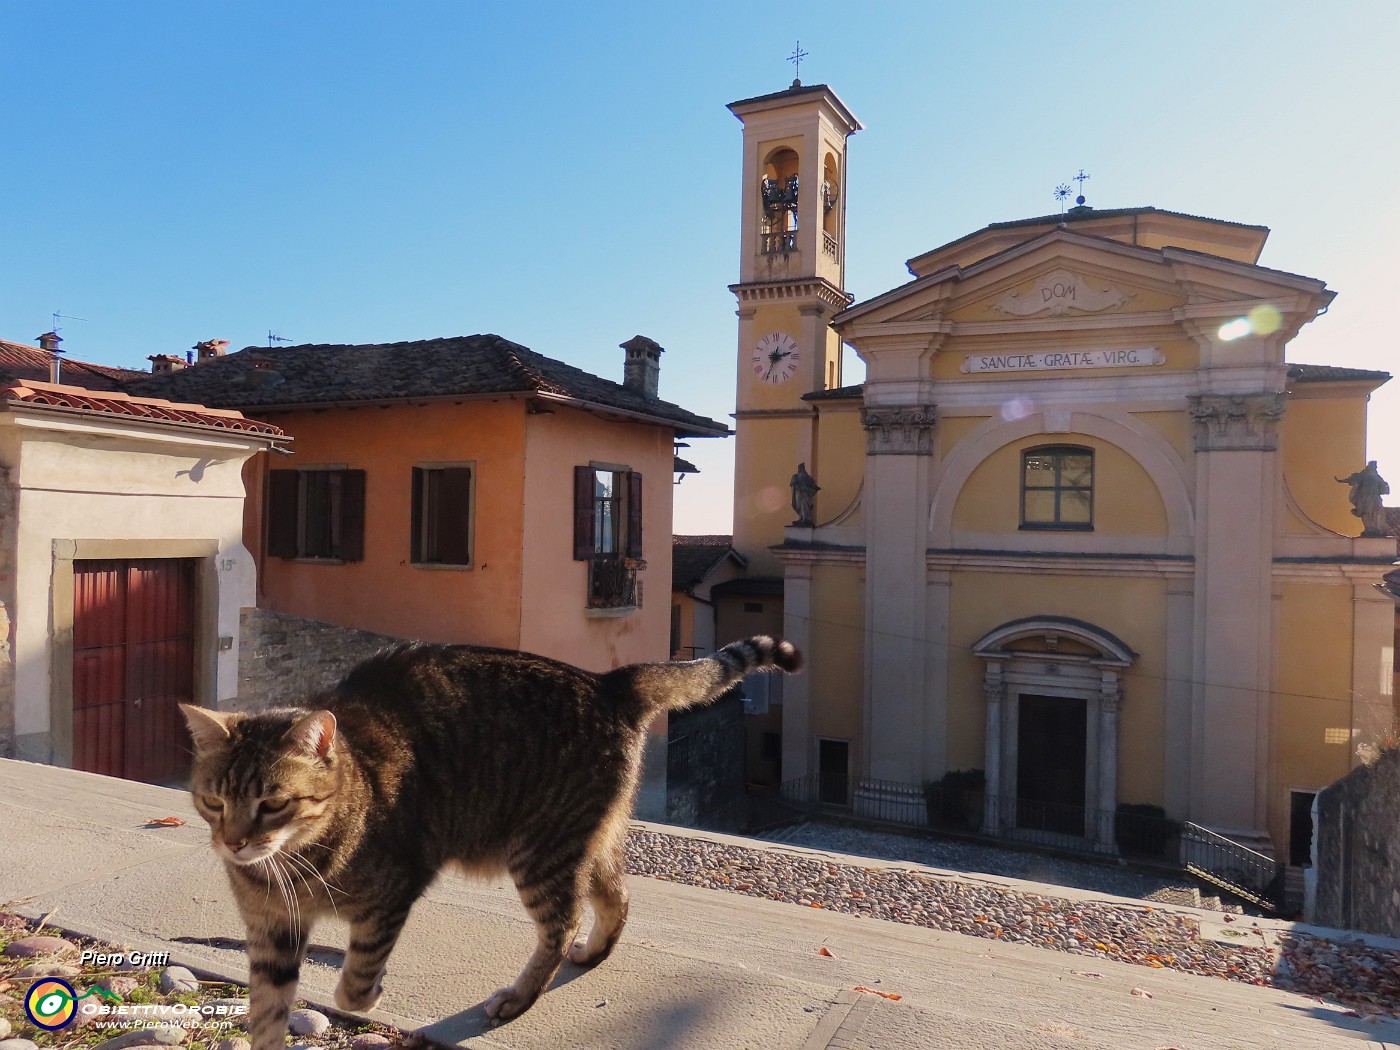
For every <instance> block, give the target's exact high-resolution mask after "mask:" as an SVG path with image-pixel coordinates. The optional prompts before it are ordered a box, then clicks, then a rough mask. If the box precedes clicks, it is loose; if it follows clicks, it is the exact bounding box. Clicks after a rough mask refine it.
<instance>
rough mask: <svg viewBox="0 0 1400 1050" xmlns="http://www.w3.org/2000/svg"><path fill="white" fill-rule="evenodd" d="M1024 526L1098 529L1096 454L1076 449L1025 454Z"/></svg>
mask: <svg viewBox="0 0 1400 1050" xmlns="http://www.w3.org/2000/svg"><path fill="white" fill-rule="evenodd" d="M1021 527H1022V528H1023V529H1086V530H1087V529H1092V528H1093V527H1094V451H1093V449H1088V448H1076V447H1073V446H1063V447H1053V448H1033V449H1028V450H1027V451H1026V452H1024V453H1022V455H1021Z"/></svg>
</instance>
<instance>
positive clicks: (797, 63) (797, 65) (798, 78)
mask: <svg viewBox="0 0 1400 1050" xmlns="http://www.w3.org/2000/svg"><path fill="white" fill-rule="evenodd" d="M806 57H807V52H806V51H803V50H802V41H801V40H799V41H798V42H797V46H796V47H795V48H793V49H792V54H790V55H788V57H787V60H788V61H789V62H791V63H792V86H793V87H797V86H798V85H800V84H801V83H802V60H803V59H804V58H806Z"/></svg>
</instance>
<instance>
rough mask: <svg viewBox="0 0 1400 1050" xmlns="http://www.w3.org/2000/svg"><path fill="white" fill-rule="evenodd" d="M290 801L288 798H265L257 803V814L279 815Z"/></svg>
mask: <svg viewBox="0 0 1400 1050" xmlns="http://www.w3.org/2000/svg"><path fill="white" fill-rule="evenodd" d="M291 801H292V800H291V799H289V798H265V799H263V800H262V801H261V802H259V803H258V812H259V813H281V812H282V811H283V810H284V809H286V808H287V806H288V804H290V802H291Z"/></svg>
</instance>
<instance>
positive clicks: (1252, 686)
mask: <svg viewBox="0 0 1400 1050" xmlns="http://www.w3.org/2000/svg"><path fill="white" fill-rule="evenodd" d="M1283 408H1284V401H1283V396H1282V395H1281V394H1278V393H1275V392H1272V391H1261V392H1256V393H1230V394H1202V395H1198V396H1195V397H1192V398H1190V399H1189V404H1188V412H1189V413H1190V416H1191V419H1192V421H1193V424H1194V427H1195V432H1194V435H1193V438H1194V447H1195V452H1196V507H1197V521H1196V587H1195V593H1194V606H1195V607H1194V613H1195V616H1194V619H1195V638H1194V642H1195V644H1194V646H1193V649H1194V653H1195V660H1194V664H1195V667H1194V671H1195V676H1194V678H1195V686H1194V695H1193V704H1192V708H1193V710H1192V715H1193V719H1192V721H1193V725H1192V737H1193V754H1192V759H1191V773H1192V776H1191V787H1192V794H1191V806H1190V813H1189V817H1190V819H1192V820H1194V821H1196V822H1197V823H1201V824H1206V825H1208V826H1210V827H1213V828H1217V829H1220V830H1223V831H1226V832H1227V833H1228V832H1239V833H1244V834H1250V835H1262V834H1263V831H1262V829H1263V828H1264V827H1265V826H1266V824H1267V805H1268V798H1267V778H1268V751H1269V712H1270V700H1271V696H1272V687H1273V659H1272V655H1271V649H1272V644H1271V643H1272V639H1273V601H1272V594H1273V585H1272V564H1273V546H1272V537H1273V535H1274V529H1275V516H1276V507H1275V503H1276V501H1277V498H1278V497H1277V492H1278V484H1277V480H1278V466H1277V462H1276V459H1277V455H1278V453H1277V451H1276V450H1277V448H1278V423H1279V420H1280V419H1281V418H1282V415H1283Z"/></svg>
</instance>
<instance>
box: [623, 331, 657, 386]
mask: <svg viewBox="0 0 1400 1050" xmlns="http://www.w3.org/2000/svg"><path fill="white" fill-rule="evenodd" d="M620 345H621V346H622V349H624V350H626V351H627V358H626V360H625V361H623V363H622V385H623V386H624V387H626V388H627V389H628V390H630V391H632V392H633V393H634V394H639V395H640V396H642V397H645V398H648V399H649V400H655V398H656V391H657V387H658V384H659V383H660V381H661V355H662V354H664V353H665V352H666V351H665V350H663V349H662V348H661V346H660V344H658V343H657V342H656V341H655V340H654V339H648V338H647V337H646V336H644V335H634V336H633V337H632V338H631V339H629V340H627V342H625V343H622V344H620Z"/></svg>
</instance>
